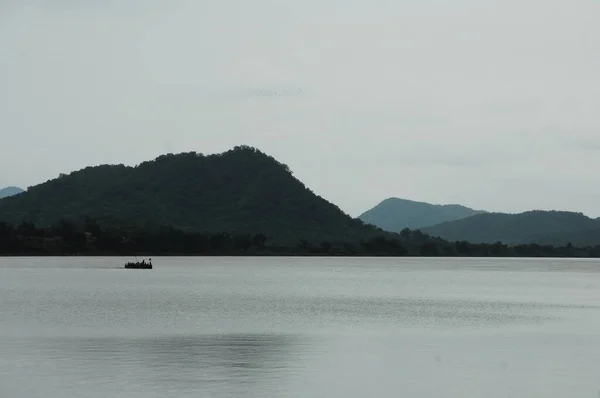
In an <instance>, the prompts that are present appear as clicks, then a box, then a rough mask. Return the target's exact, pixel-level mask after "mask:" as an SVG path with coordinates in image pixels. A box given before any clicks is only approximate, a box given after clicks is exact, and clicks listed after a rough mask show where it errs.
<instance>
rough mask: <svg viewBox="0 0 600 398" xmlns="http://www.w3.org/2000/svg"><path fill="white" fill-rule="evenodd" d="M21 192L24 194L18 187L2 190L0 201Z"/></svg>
mask: <svg viewBox="0 0 600 398" xmlns="http://www.w3.org/2000/svg"><path fill="white" fill-rule="evenodd" d="M22 192H25V191H24V190H23V189H21V188H18V187H6V188H2V189H0V199H2V198H7V197H9V196H14V195H17V194H20V193H22Z"/></svg>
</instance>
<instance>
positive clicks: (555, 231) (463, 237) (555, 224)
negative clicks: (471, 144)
mask: <svg viewBox="0 0 600 398" xmlns="http://www.w3.org/2000/svg"><path fill="white" fill-rule="evenodd" d="M359 218H360V219H361V220H363V221H364V222H365V223H369V224H373V225H375V226H377V227H379V228H381V229H383V230H385V231H390V232H400V231H402V229H404V228H409V229H413V230H414V229H419V230H421V231H422V232H424V233H426V234H428V235H430V236H435V237H439V238H442V239H444V240H447V241H450V242H455V241H467V242H470V243H496V242H502V243H504V244H511V245H516V244H530V243H537V244H543V245H566V244H568V243H571V244H572V245H576V246H595V245H599V244H600V220H599V219H592V218H589V217H587V216H585V215H583V214H581V213H574V212H568V211H541V210H535V211H527V212H524V213H519V214H506V213H489V212H486V211H483V210H473V209H471V208H468V207H465V206H461V205H433V204H429V203H424V202H415V201H411V200H406V199H398V198H389V199H386V200H384V201H383V202H381V203H380V204H378V205H377V206H375V207H374V208H372V209H371V210H368V211H366V212H365V213H363V214H361V215H360V216H359Z"/></svg>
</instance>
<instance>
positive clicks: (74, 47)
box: [0, 0, 600, 217]
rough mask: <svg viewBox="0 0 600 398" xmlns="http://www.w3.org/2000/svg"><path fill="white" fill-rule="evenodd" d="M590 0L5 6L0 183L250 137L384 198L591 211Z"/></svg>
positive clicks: (319, 175) (598, 36)
mask: <svg viewBox="0 0 600 398" xmlns="http://www.w3.org/2000/svg"><path fill="white" fill-rule="evenodd" d="M598 20H600V2H599V1H597V0H569V1H565V0H502V1H489V0H454V1H442V0H372V1H368V2H367V1H362V0H361V1H358V0H343V1H342V0H303V1H285V0H253V1H247V0H239V1H236V0H219V1H207V0H168V1H167V0H162V1H159V0H102V1H101V0H94V1H92V0H85V1H84V0H46V1H42V0H28V1H22V0H0V54H2V56H1V61H0V143H1V144H0V187H2V186H6V185H17V186H21V187H23V188H26V187H28V186H32V185H36V184H38V183H41V182H44V181H46V180H49V179H52V178H56V177H57V176H58V175H59V174H60V173H68V172H71V171H74V170H78V169H81V168H83V167H86V166H89V165H99V164H119V163H123V164H127V165H135V164H138V163H140V162H142V161H145V160H150V159H154V158H155V157H157V156H159V155H161V154H164V153H169V152H171V153H178V152H187V151H196V152H201V153H204V154H210V153H218V152H222V151H226V150H228V149H231V148H232V147H234V146H236V145H251V146H254V147H256V148H258V149H260V150H261V151H263V152H265V153H267V154H269V155H271V156H273V157H275V158H276V159H278V160H279V161H281V162H282V163H285V164H287V165H288V166H289V167H290V168H291V170H292V171H293V173H294V175H295V176H296V177H297V178H299V179H300V180H302V181H303V182H304V183H305V184H306V185H307V186H308V187H309V188H310V189H312V190H313V191H314V192H315V193H317V194H319V195H321V196H323V197H324V198H325V199H327V200H329V201H331V202H333V203H335V204H336V205H338V206H339V207H340V208H341V209H342V210H344V211H346V212H347V213H349V214H350V215H352V216H357V215H359V214H360V213H362V212H363V211H364V210H367V209H369V208H371V207H373V206H374V205H376V204H377V203H378V202H380V201H381V200H383V199H385V198H387V197H401V198H407V199H412V200H419V201H426V202H431V203H440V204H443V203H460V204H464V205H467V206H470V207H474V208H477V209H485V210H489V211H501V212H520V211H526V210H530V209H560V210H571V211H577V212H583V213H585V214H587V215H589V216H593V217H598V216H600V173H599V172H598V170H600V156H599V155H600V112H599V111H598V110H599V109H600V24H599V23H598Z"/></svg>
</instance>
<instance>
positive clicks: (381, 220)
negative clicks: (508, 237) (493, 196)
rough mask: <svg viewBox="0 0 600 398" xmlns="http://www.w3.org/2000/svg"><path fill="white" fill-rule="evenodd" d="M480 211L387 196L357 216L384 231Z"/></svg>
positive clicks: (442, 221)
mask: <svg viewBox="0 0 600 398" xmlns="http://www.w3.org/2000/svg"><path fill="white" fill-rule="evenodd" d="M482 213H485V212H484V211H482V210H474V209H471V208H469V207H465V206H461V205H456V204H451V205H434V204H430V203H425V202H415V201H412V200H407V199H400V198H388V199H385V200H384V201H382V202H381V203H379V204H378V205H377V206H375V207H373V208H372V209H370V210H367V211H366V212H364V213H363V214H361V215H360V216H358V218H359V219H361V220H362V221H364V222H365V223H369V224H373V225H375V226H377V227H379V228H381V229H383V230H385V231H390V232H400V231H402V230H403V229H404V228H410V229H421V228H424V227H430V226H433V225H436V224H441V223H444V222H448V221H454V220H460V219H462V218H466V217H469V216H473V215H476V214H482Z"/></svg>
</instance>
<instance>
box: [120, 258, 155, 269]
mask: <svg viewBox="0 0 600 398" xmlns="http://www.w3.org/2000/svg"><path fill="white" fill-rule="evenodd" d="M125 268H127V269H152V259H149V260H148V262H146V260H142V261H135V262H131V261H130V262H128V263H125Z"/></svg>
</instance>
